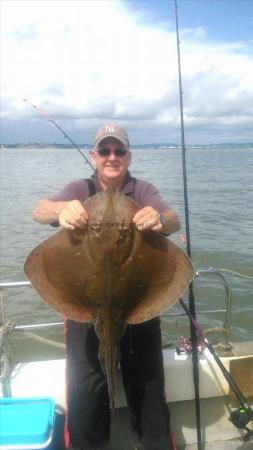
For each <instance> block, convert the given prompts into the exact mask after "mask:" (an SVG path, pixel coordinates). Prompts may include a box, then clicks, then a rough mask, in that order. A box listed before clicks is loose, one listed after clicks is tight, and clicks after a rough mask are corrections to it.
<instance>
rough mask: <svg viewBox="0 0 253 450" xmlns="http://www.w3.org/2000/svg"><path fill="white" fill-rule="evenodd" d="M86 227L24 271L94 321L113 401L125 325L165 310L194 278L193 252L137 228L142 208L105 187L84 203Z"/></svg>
mask: <svg viewBox="0 0 253 450" xmlns="http://www.w3.org/2000/svg"><path fill="white" fill-rule="evenodd" d="M84 208H85V209H86V211H87V213H88V216H89V222H88V226H87V228H85V229H77V230H74V231H66V230H63V229H62V230H60V231H59V232H57V233H56V234H54V235H53V236H52V237H50V238H49V239H47V240H45V241H44V242H42V243H41V244H39V245H38V246H37V247H36V248H35V249H34V250H33V251H32V252H31V253H30V255H29V256H28V258H27V260H26V262H25V266H24V271H25V274H26V276H27V277H28V279H29V280H30V281H31V283H32V285H33V287H34V288H35V289H36V291H37V292H38V294H39V295H40V296H41V297H42V298H43V300H44V301H45V302H46V303H48V304H49V305H50V306H51V307H52V308H54V309H55V310H56V311H58V312H59V313H61V314H63V315H64V316H65V317H67V318H70V319H72V320H75V321H77V322H92V323H93V324H94V326H95V330H96V333H97V335H98V337H99V340H100V348H99V358H100V361H101V364H102V367H103V370H104V372H105V374H106V377H107V385H108V394H109V399H110V405H111V407H112V408H113V407H114V394H115V372H116V364H117V361H118V359H119V341H120V338H121V336H122V335H123V333H124V331H125V327H126V325H127V324H137V323H141V322H145V321H147V320H150V319H152V318H153V317H156V316H158V315H160V314H161V313H162V312H163V311H165V310H166V309H168V308H169V307H170V306H171V305H173V304H174V303H175V302H176V301H177V300H178V299H179V298H180V297H181V296H182V294H183V292H184V291H185V289H186V288H187V286H188V284H189V283H190V281H191V280H192V278H193V275H194V270H193V266H192V263H191V261H190V259H189V258H188V256H187V255H186V254H185V253H184V252H183V251H182V250H181V249H180V248H178V247H177V246H176V245H175V244H174V243H172V242H171V241H170V240H169V239H167V238H165V237H164V236H162V235H160V234H159V233H158V232H155V231H150V230H146V231H143V232H140V231H138V230H137V229H136V228H135V225H134V224H133V221H132V219H133V217H134V215H135V214H136V212H137V211H138V210H139V209H140V206H139V205H138V204H137V203H136V202H135V201H134V200H132V199H130V198H128V197H127V196H125V195H124V194H122V193H121V192H120V191H118V190H115V189H111V188H110V189H107V190H106V191H103V192H100V193H98V194H96V195H94V196H92V197H90V198H89V199H88V200H87V201H86V202H85V203H84Z"/></svg>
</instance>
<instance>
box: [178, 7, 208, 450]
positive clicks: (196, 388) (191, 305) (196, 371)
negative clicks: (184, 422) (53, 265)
mask: <svg viewBox="0 0 253 450" xmlns="http://www.w3.org/2000/svg"><path fill="white" fill-rule="evenodd" d="M175 19H176V36H177V61H178V85H179V102H180V120H181V143H182V168H183V186H184V209H185V232H186V249H187V254H188V256H189V258H191V241H190V223H189V205H188V192H187V191H188V189H187V170H186V147H185V137H184V107H183V89H182V77H181V60H180V59H181V58H180V39H179V27H178V6H177V0H175ZM189 308H190V313H191V315H192V317H193V318H194V319H195V318H196V312H195V299H194V292H193V282H191V283H190V285H189ZM190 330H191V345H192V367H193V383H194V393H195V413H196V431H197V447H198V450H201V449H202V436H201V413H200V393H199V365H198V342H197V333H196V330H195V328H194V326H193V324H192V323H191V321H190Z"/></svg>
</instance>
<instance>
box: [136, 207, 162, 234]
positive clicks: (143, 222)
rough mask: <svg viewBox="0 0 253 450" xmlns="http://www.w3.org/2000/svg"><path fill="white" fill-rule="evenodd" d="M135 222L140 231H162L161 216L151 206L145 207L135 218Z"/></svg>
mask: <svg viewBox="0 0 253 450" xmlns="http://www.w3.org/2000/svg"><path fill="white" fill-rule="evenodd" d="M133 222H134V224H135V226H136V228H137V229H138V230H139V231H143V230H153V231H160V230H161V229H162V228H163V226H162V224H161V222H160V214H159V213H158V212H157V211H156V210H155V209H154V208H152V207H151V206H145V208H142V209H140V210H139V211H138V212H137V213H136V214H135V216H134V218H133Z"/></svg>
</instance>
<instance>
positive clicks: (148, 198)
mask: <svg viewBox="0 0 253 450" xmlns="http://www.w3.org/2000/svg"><path fill="white" fill-rule="evenodd" d="M91 179H92V181H93V184H94V187H95V191H96V193H97V192H100V191H102V190H103V189H102V187H101V185H100V183H99V179H98V174H97V172H95V173H94V175H92V177H91ZM121 190H122V192H123V193H124V194H125V195H127V196H129V197H131V198H132V199H133V200H135V201H136V202H137V203H138V204H139V205H140V206H141V207H144V206H152V207H153V208H154V209H155V210H156V211H158V212H159V213H162V212H163V211H165V210H168V209H170V208H169V206H168V205H167V203H166V202H165V201H164V200H163V199H162V197H161V195H160V194H159V192H158V190H157V189H156V188H155V187H154V186H153V185H152V184H151V183H148V182H147V181H144V180H137V179H135V178H133V177H132V176H131V174H130V172H127V174H126V180H125V183H124V185H123V186H122V189H121ZM88 197H89V186H88V183H87V181H86V180H85V179H81V180H76V181H72V182H71V183H68V184H67V185H66V186H64V187H63V189H61V190H60V191H59V192H58V193H57V194H55V195H53V196H50V197H49V200H52V201H71V200H79V201H80V202H81V203H83V202H84V201H85V200H87V198H88Z"/></svg>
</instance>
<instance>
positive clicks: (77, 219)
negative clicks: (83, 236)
mask: <svg viewBox="0 0 253 450" xmlns="http://www.w3.org/2000/svg"><path fill="white" fill-rule="evenodd" d="M32 217H33V220H35V221H36V222H39V223H41V224H44V225H48V224H52V223H54V222H59V225H61V226H62V227H63V228H66V229H67V230H74V229H75V228H84V227H85V226H86V225H87V223H88V214H87V212H86V211H85V209H84V207H83V205H82V203H81V202H80V201H79V200H71V201H68V202H63V201H61V202H57V201H52V200H48V199H43V200H41V201H40V202H39V203H38V204H37V205H36V206H35V208H34V210H33V212H32Z"/></svg>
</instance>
